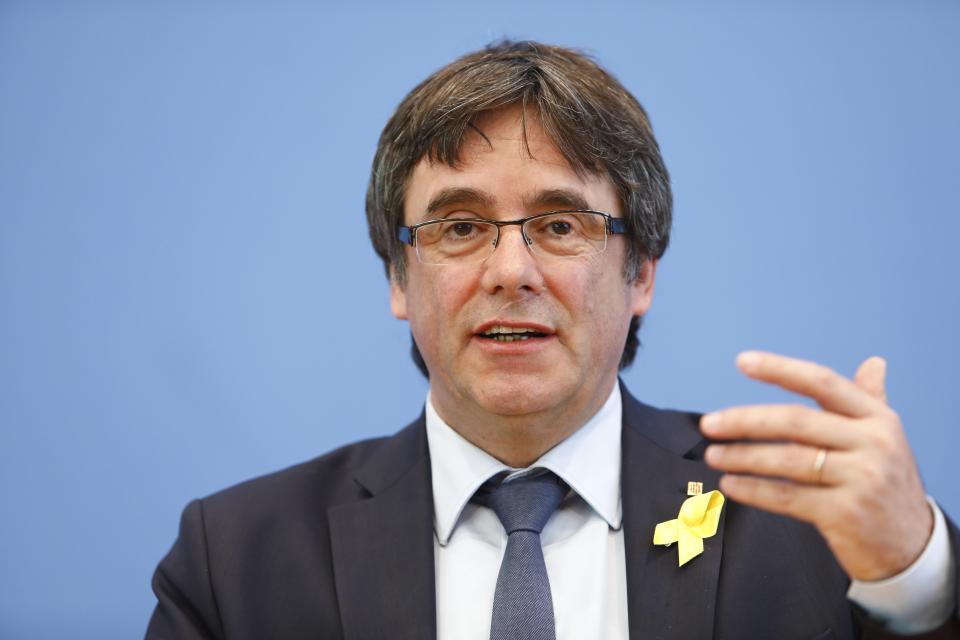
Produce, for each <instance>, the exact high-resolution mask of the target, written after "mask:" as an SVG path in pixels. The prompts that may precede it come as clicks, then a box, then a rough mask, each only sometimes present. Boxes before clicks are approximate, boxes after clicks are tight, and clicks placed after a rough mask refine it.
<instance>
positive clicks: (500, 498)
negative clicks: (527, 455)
mask: <svg viewBox="0 0 960 640" xmlns="http://www.w3.org/2000/svg"><path fill="white" fill-rule="evenodd" d="M567 488H568V487H567V485H566V483H564V482H563V480H561V479H560V478H558V477H557V476H556V474H554V473H553V472H551V471H547V472H544V473H539V474H533V475H528V476H521V477H519V478H515V479H513V480H510V481H507V482H503V481H502V477H501V476H499V475H498V476H494V478H492V479H491V480H490V481H488V482H487V483H486V484H484V485H483V486H482V487H481V488H480V490H479V491H478V492H477V497H476V500H477V501H478V502H480V503H481V504H484V505H486V506H488V507H490V508H491V509H493V511H494V513H496V514H497V517H498V518H500V522H501V523H502V524H503V528H504V529H506V531H507V534H512V533H514V532H516V531H533V532H535V533H538V534H539V533H540V532H541V531H543V528H544V527H545V526H546V525H547V521H548V520H550V516H551V515H553V512H554V511H556V510H557V507H558V506H560V502H561V501H562V500H563V497H564V496H565V495H566V494H567Z"/></svg>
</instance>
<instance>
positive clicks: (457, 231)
mask: <svg viewBox="0 0 960 640" xmlns="http://www.w3.org/2000/svg"><path fill="white" fill-rule="evenodd" d="M476 227H477V225H475V224H473V223H472V222H454V223H453V224H451V225H450V231H451V233H453V235H455V236H459V237H461V238H465V237H467V236H469V235H470V234H472V233H473V232H475V231H476Z"/></svg>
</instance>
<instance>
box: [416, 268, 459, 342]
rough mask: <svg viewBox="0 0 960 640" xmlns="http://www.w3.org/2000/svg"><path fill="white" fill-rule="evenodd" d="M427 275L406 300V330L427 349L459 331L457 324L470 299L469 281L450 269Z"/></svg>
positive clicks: (419, 280)
mask: <svg viewBox="0 0 960 640" xmlns="http://www.w3.org/2000/svg"><path fill="white" fill-rule="evenodd" d="M431 276H432V277H429V278H420V279H418V282H417V283H416V285H415V286H414V287H411V288H410V289H408V298H407V299H408V307H409V308H408V315H409V323H410V329H411V330H412V331H413V335H414V336H415V337H416V338H417V343H418V344H419V345H424V346H427V345H429V346H428V347H427V348H432V347H433V346H434V345H441V344H442V342H443V340H444V339H450V338H452V337H454V336H457V335H459V334H460V333H461V332H462V328H461V327H459V326H458V323H459V322H460V316H461V315H462V309H463V308H464V306H465V305H466V303H467V301H468V300H469V297H470V290H469V288H468V283H469V279H467V278H464V277H461V276H458V274H457V273H455V271H454V270H452V269H449V268H445V269H444V270H443V271H442V272H440V273H437V274H431ZM421 348H422V347H421Z"/></svg>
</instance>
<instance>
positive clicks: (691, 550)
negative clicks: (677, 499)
mask: <svg viewBox="0 0 960 640" xmlns="http://www.w3.org/2000/svg"><path fill="white" fill-rule="evenodd" d="M722 508H723V494H722V493H720V492H719V491H716V490H714V491H711V492H709V493H704V494H702V495H699V496H693V497H692V498H687V499H686V500H684V501H683V504H682V505H680V515H679V516H677V519H676V520H667V521H666V522H661V523H660V524H658V525H657V528H656V530H655V531H654V532H653V544H663V545H671V544H673V543H674V542H679V543H680V544H679V545H677V551H678V552H679V556H680V564H679V565H678V566H681V567H682V566H683V565H685V564H686V563H688V562H689V561H690V560H692V559H693V558H696V557H697V556H698V555H700V554H701V553H703V539H704V538H709V537H710V536H712V535H713V534H715V533H716V532H717V525H718V524H719V522H720V510H721V509H722Z"/></svg>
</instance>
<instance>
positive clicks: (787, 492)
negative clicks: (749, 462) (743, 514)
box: [720, 474, 835, 523]
mask: <svg viewBox="0 0 960 640" xmlns="http://www.w3.org/2000/svg"><path fill="white" fill-rule="evenodd" d="M720 491H722V492H723V494H724V495H725V496H727V498H730V499H731V500H735V501H737V502H742V503H744V504H749V505H752V506H754V507H757V508H759V509H764V510H765V511H770V512H773V513H780V514H783V515H787V516H790V517H792V518H797V519H798V520H803V521H805V522H811V523H817V522H818V521H819V520H822V519H824V516H825V514H824V513H822V512H823V511H824V510H825V509H829V508H830V505H831V504H832V501H831V500H830V499H829V498H827V497H826V496H825V493H827V492H832V491H835V490H834V489H827V488H824V487H812V486H809V485H803V484H797V483H795V482H790V481H788V480H775V479H772V478H756V477H752V476H741V475H730V474H727V475H724V476H723V477H721V478H720Z"/></svg>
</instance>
